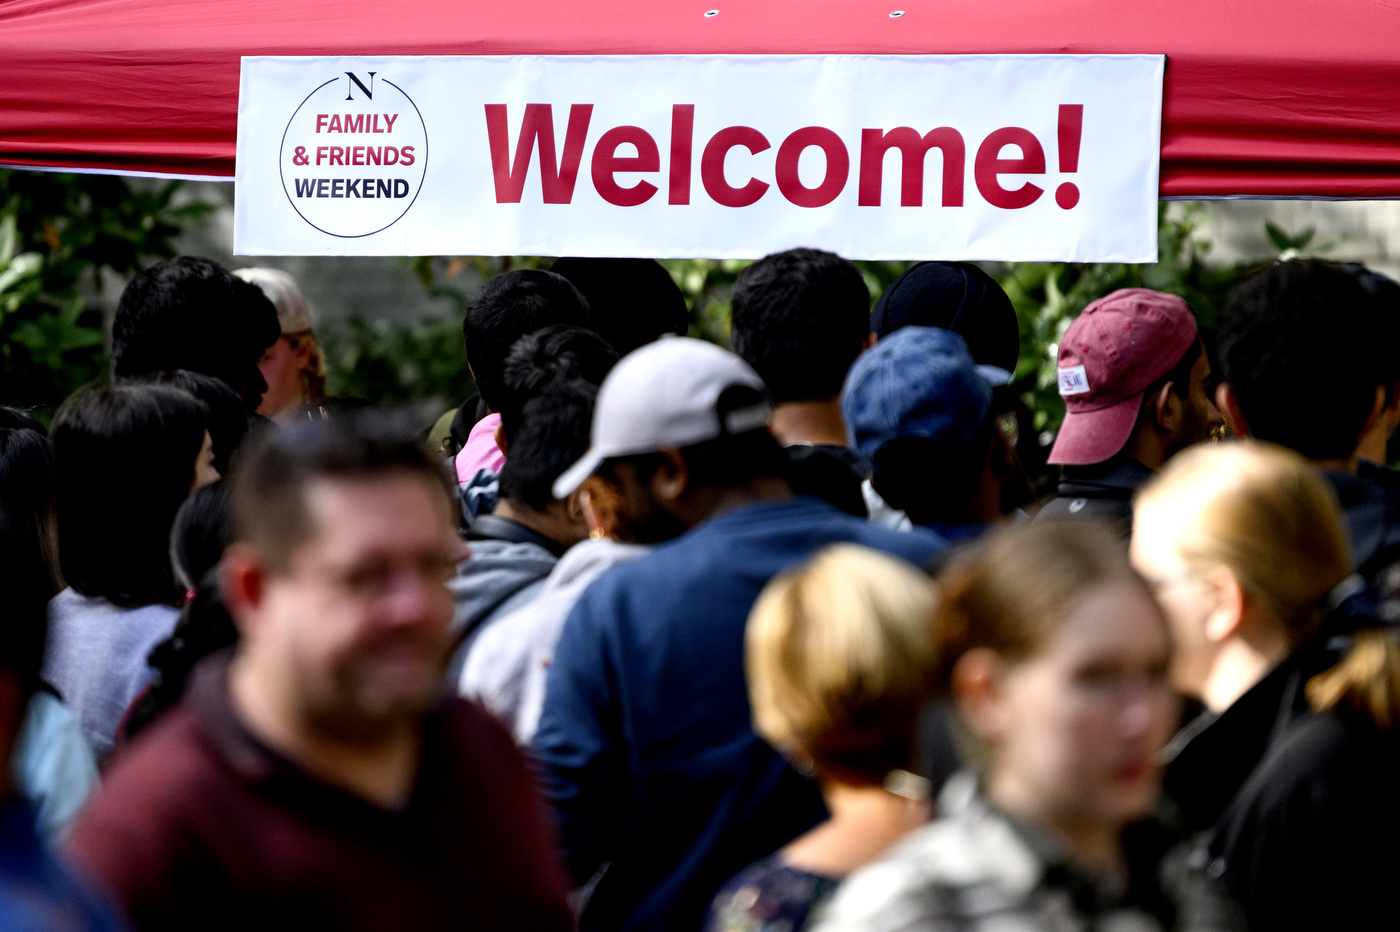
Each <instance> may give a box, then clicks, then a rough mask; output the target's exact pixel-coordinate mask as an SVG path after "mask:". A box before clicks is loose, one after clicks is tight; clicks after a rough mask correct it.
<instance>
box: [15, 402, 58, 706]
mask: <svg viewBox="0 0 1400 932" xmlns="http://www.w3.org/2000/svg"><path fill="white" fill-rule="evenodd" d="M55 544H56V540H55V538H54V462H53V450H52V448H51V447H50V446H49V438H48V437H47V436H46V435H45V433H44V429H43V425H41V424H40V423H39V421H38V420H37V419H36V418H35V417H34V416H33V415H32V414H30V413H29V412H27V411H20V410H17V409H15V408H0V591H3V592H4V593H5V617H4V621H3V623H0V668H4V669H7V670H9V671H10V672H11V673H12V674H14V676H15V677H16V678H17V679H18V680H19V682H20V685H21V687H22V688H23V689H24V690H25V692H32V691H33V690H35V689H36V688H38V685H39V669H40V666H41V665H42V662H43V654H44V640H45V638H46V637H47V632H48V620H47V617H46V614H45V606H46V605H47V604H48V601H49V599H51V598H53V597H54V595H55V594H57V592H58V589H59V587H60V585H61V581H60V577H59V574H58V563H57V561H58V554H57V551H56V547H55Z"/></svg>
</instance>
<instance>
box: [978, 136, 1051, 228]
mask: <svg viewBox="0 0 1400 932" xmlns="http://www.w3.org/2000/svg"><path fill="white" fill-rule="evenodd" d="M1003 146H1018V147H1020V149H1021V157H1020V158H1019V159H1004V158H1002V157H1001V150H1002V147H1003ZM1043 174H1045V150H1044V149H1042V148H1041V147H1040V140H1038V139H1036V138H1035V134H1034V133H1032V132H1031V131H1030V130H1028V129H1022V128H1021V127H1019V126H1004V127H1002V128H1001V129H998V130H994V131H993V132H992V133H991V134H989V135H988V136H987V138H986V139H984V140H982V145H980V146H978V147H977V160H976V161H975V162H974V163H973V167H972V177H973V178H974V179H975V180H976V182H977V190H978V191H980V192H981V193H982V197H984V198H986V200H987V203H988V204H991V205H992V206H993V207H1001V208H1003V209H1005V210H1016V209H1017V208H1020V207H1028V206H1030V205H1031V204H1034V203H1035V200H1036V198H1038V197H1040V195H1042V194H1044V193H1045V192H1044V191H1043V190H1042V189H1040V188H1038V187H1036V186H1035V185H1033V184H1031V183H1030V182H1029V181H1028V182H1026V183H1025V184H1023V185H1021V186H1020V187H1019V188H1016V189H1015V190H1014V191H1013V190H1008V189H1006V188H1003V187H1002V186H1001V182H1000V181H999V180H998V178H997V176H998V175H1043Z"/></svg>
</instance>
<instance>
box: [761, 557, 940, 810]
mask: <svg viewBox="0 0 1400 932" xmlns="http://www.w3.org/2000/svg"><path fill="white" fill-rule="evenodd" d="M935 604H936V596H935V589H934V586H933V583H932V581H931V580H929V579H928V578H927V577H926V576H924V575H923V574H922V573H920V572H919V571H918V570H916V569H914V568H913V567H912V566H910V565H908V564H907V563H904V562H902V561H900V560H897V559H895V558H893V557H889V556H886V555H884V554H881V553H877V552H875V551H873V550H867V549H865V548H863V547H857V546H854V545H851V544H838V545H836V546H832V547H829V548H827V549H826V550H823V551H822V552H821V553H820V554H818V555H817V556H816V557H815V558H814V559H813V560H811V561H810V562H809V563H807V564H806V565H804V566H802V567H800V568H798V569H795V570H791V571H789V572H787V573H784V574H782V575H780V576H778V577H776V578H775V579H774V580H773V581H772V582H770V583H769V584H768V586H767V588H765V589H764V590H763V593H762V594H761V595H760V596H759V598H758V601H757V602H756V603H755V604H754V607H753V611H752V612H751V613H750V614H749V621H748V629H747V631H746V634H745V650H746V665H747V669H748V680H749V697H750V700H751V703H752V706H753V716H754V727H755V729H756V730H757V731H758V733H759V734H760V735H762V736H763V737H764V739H766V740H767V741H768V742H769V743H770V744H772V745H773V746H774V747H776V748H778V749H779V750H781V751H783V752H784V753H786V754H788V755H790V756H795V755H799V754H806V755H809V756H810V757H811V758H812V760H813V762H814V763H815V764H816V765H817V766H818V767H820V768H822V769H824V770H826V771H829V772H832V773H833V774H835V775H836V776H838V777H839V778H840V779H842V780H844V781H846V782H865V781H869V782H875V783H878V782H880V781H882V780H883V779H884V778H885V776H886V775H887V774H888V773H889V772H890V771H891V770H897V769H902V768H905V767H908V766H909V764H910V757H911V755H912V746H913V736H914V731H915V728H916V726H917V722H918V718H919V714H920V713H921V711H922V710H923V707H924V704H925V703H926V702H927V701H928V699H929V697H930V692H931V689H930V687H931V681H932V677H933V673H934V669H935V667H936V652H935V649H934V638H933V632H932V629H931V623H932V618H933V611H934V606H935Z"/></svg>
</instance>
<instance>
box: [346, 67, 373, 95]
mask: <svg viewBox="0 0 1400 932" xmlns="http://www.w3.org/2000/svg"><path fill="white" fill-rule="evenodd" d="M378 73H379V72H377V71H371V72H369V87H365V82H363V81H361V80H360V79H359V77H357V76H356V75H355V73H354V72H353V71H347V72H345V76H346V77H347V78H349V79H350V82H349V83H348V84H346V85H345V99H346V100H353V99H354V94H355V88H357V87H358V88H359V89H360V90H362V91H364V94H365V97H366V98H367V99H369V100H374V76H375V75H376V74H378Z"/></svg>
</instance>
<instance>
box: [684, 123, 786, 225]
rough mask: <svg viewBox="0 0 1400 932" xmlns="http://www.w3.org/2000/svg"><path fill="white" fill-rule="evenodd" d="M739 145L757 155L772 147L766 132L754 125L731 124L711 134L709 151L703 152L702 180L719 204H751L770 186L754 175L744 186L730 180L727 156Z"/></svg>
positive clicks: (701, 162) (701, 163)
mask: <svg viewBox="0 0 1400 932" xmlns="http://www.w3.org/2000/svg"><path fill="white" fill-rule="evenodd" d="M736 146H743V147H744V148H745V149H748V150H749V151H750V152H752V153H753V154H755V155H757V154H758V153H760V152H763V151H764V150H766V149H770V148H772V146H771V145H769V143H768V140H767V139H765V138H764V136H763V134H762V133H760V132H759V131H758V130H756V129H754V128H753V127H752V126H727V127H725V128H724V129H722V130H720V131H719V132H718V133H715V134H714V136H712V137H710V141H709V142H708V143H706V144H705V151H704V153H703V154H702V155H701V156H700V181H701V183H702V184H704V185H705V193H706V194H708V195H710V197H711V198H712V199H713V200H714V202H715V203H716V204H721V205H723V206H725V207H748V206H749V205H750V204H753V203H755V202H757V201H758V199H759V198H761V197H763V193H764V192H765V191H767V190H768V183H767V182H764V181H759V180H758V179H757V178H750V179H749V183H748V184H746V185H744V186H743V187H742V188H736V187H733V186H731V185H730V184H729V182H728V181H727V180H726V179H725V177H724V157H725V156H726V155H728V154H729V150H730V149H733V148H735V147H736Z"/></svg>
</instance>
